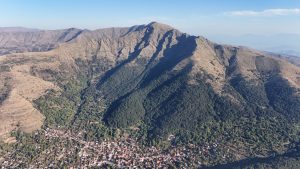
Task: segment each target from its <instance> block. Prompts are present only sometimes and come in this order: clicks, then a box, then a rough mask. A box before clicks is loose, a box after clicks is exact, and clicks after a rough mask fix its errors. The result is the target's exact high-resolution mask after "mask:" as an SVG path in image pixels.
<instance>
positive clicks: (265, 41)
mask: <svg viewBox="0 0 300 169" xmlns="http://www.w3.org/2000/svg"><path fill="white" fill-rule="evenodd" d="M210 38H211V39H213V40H215V41H217V42H220V43H229V44H233V45H243V46H249V47H252V48H255V49H259V50H264V51H269V52H274V53H278V54H284V55H294V56H300V45H299V44H300V35H299V34H275V35H255V34H247V35H236V36H229V35H227V36H225V35H216V36H211V37H210Z"/></svg>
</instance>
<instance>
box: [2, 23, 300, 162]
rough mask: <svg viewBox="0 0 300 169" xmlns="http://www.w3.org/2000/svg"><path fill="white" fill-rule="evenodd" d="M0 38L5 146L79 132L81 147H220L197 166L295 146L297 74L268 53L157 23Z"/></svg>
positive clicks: (299, 105) (299, 103) (299, 99)
mask: <svg viewBox="0 0 300 169" xmlns="http://www.w3.org/2000/svg"><path fill="white" fill-rule="evenodd" d="M0 37H1V39H2V40H1V41H0V42H1V43H0V47H1V50H0V51H1V53H2V54H5V53H9V54H5V55H3V56H1V57H0V65H1V67H0V75H1V76H0V78H1V80H0V108H1V109H0V136H1V137H2V139H3V141H5V142H10V141H11V140H12V136H13V137H15V138H16V139H17V145H18V143H19V142H21V141H22V140H23V141H24V139H21V140H20V139H19V138H23V137H20V136H19V135H15V134H12V133H14V132H15V131H18V132H25V133H31V132H33V131H36V130H39V131H40V130H44V129H45V131H47V130H48V129H64V130H68V131H70V132H75V133H81V132H79V131H84V133H85V134H84V139H85V140H87V141H93V140H98V141H99V140H101V139H103V138H104V137H106V136H112V137H117V135H120V133H127V132H128V131H130V132H129V134H130V133H131V134H132V133H135V132H136V131H138V133H135V134H134V135H135V136H136V135H137V136H138V138H139V139H138V140H140V141H141V142H144V143H145V144H147V145H165V144H166V142H168V140H170V138H172V139H171V140H172V144H174V145H187V144H188V143H193V144H196V145H210V144H211V145H214V146H215V145H218V146H219V147H220V148H219V147H218V148H217V149H218V151H220V153H221V154H218V153H219V152H215V151H213V150H209V151H208V150H207V151H208V154H210V155H207V157H211V158H210V159H209V160H204V159H203V158H204V157H203V158H202V156H200V155H198V156H197V158H201V159H202V160H203V161H202V164H204V166H212V165H215V164H220V163H227V162H229V161H237V160H243V159H247V158H251V157H257V156H259V155H260V156H264V157H268V156H270V155H272V154H274V153H283V152H285V151H288V150H289V149H290V148H291V147H293V145H294V144H295V143H297V142H298V139H299V127H298V126H299V120H300V90H299V88H300V77H299V74H300V67H299V66H297V65H296V64H292V63H290V62H288V61H287V60H285V59H282V58H280V57H275V56H273V55H272V54H269V53H266V52H262V51H258V50H254V49H250V48H247V47H240V46H230V45H220V44H216V43H214V42H211V41H209V40H208V39H206V38H204V37H198V36H192V35H188V34H185V33H182V32H180V31H179V30H176V29H175V28H172V27H171V26H168V25H165V24H161V23H157V22H152V23H150V24H147V25H139V26H133V27H129V28H107V29H99V30H95V31H82V30H77V29H66V30H58V31H35V32H30V33H27V32H26V33H24V32H15V33H9V34H8V33H0ZM3 39H4V40H3ZM136 129H137V130H136ZM32 138H35V136H32ZM30 142H34V141H32V140H31V141H27V143H30ZM24 152H27V149H26V151H25V150H24ZM35 153H37V152H35V151H34V153H33V154H35ZM198 153H199V151H198ZM222 153H225V154H223V155H222ZM25 154H26V153H25ZM37 154H38V153H37ZM49 156H50V155H49ZM38 157H39V156H38ZM38 157H35V156H33V158H35V159H36V158H38ZM199 160H200V159H199ZM45 164H47V163H45ZM191 165H192V163H191Z"/></svg>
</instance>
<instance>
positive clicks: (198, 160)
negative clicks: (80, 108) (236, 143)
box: [1, 129, 218, 168]
mask: <svg viewBox="0 0 300 169" xmlns="http://www.w3.org/2000/svg"><path fill="white" fill-rule="evenodd" d="M44 136H45V138H46V139H47V140H57V139H58V140H60V143H59V144H58V146H55V145H53V146H50V147H49V148H47V149H45V150H43V152H42V153H43V154H42V153H41V154H40V155H39V156H40V157H37V158H36V159H35V160H33V163H31V164H30V166H29V167H32V168H39V167H43V166H44V167H45V166H48V167H49V166H52V167H54V168H55V167H61V166H62V165H63V166H68V167H71V168H93V167H96V168H97V167H99V168H101V167H103V168H104V167H107V166H111V167H113V168H169V167H173V168H198V167H200V166H201V165H202V162H203V158H202V157H205V156H209V154H210V153H211V152H212V151H214V150H215V149H216V148H217V147H218V144H217V143H215V144H212V145H205V146H195V145H193V144H189V145H185V146H176V147H175V146H174V147H170V148H168V149H167V150H161V149H157V148H156V147H146V146H143V145H141V144H139V143H138V141H137V140H136V139H134V138H130V137H123V138H120V139H116V140H104V141H101V142H98V141H94V142H87V141H84V140H83V139H82V137H81V133H77V134H74V133H73V134H72V133H71V132H65V131H62V130H54V129H46V130H45V132H44ZM67 141H71V142H76V144H75V145H74V146H73V145H72V146H66V147H65V146H59V145H64V144H65V143H66V142H67ZM74 157H76V160H74ZM47 158H48V159H52V160H49V161H48V162H50V163H43V162H42V161H46V159H47ZM12 160H13V159H12V158H7V162H4V163H3V162H2V164H1V165H2V166H4V168H6V167H11V166H12V164H13V163H16V161H12ZM5 166H6V167H5Z"/></svg>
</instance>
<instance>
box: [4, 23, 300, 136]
mask: <svg viewBox="0 0 300 169" xmlns="http://www.w3.org/2000/svg"><path fill="white" fill-rule="evenodd" d="M183 35H184V34H182V33H181V32H179V31H177V30H175V29H173V28H171V27H169V26H167V25H163V24H159V23H151V24H149V25H142V26H135V27H131V28H110V29H101V30H96V31H86V32H83V33H81V34H80V35H78V36H77V37H76V38H75V39H73V40H72V42H71V43H64V44H61V45H60V46H59V47H57V48H56V49H53V50H51V51H49V52H35V53H22V54H10V55H5V56H1V57H0V65H1V68H4V69H3V70H1V71H0V79H1V80H0V94H2V95H3V94H7V97H5V99H4V101H2V103H1V104H0V137H3V136H5V135H6V136H7V134H8V133H9V132H10V131H11V130H13V129H14V128H16V127H18V126H19V127H20V128H21V129H22V130H24V131H26V132H31V131H33V130H35V129H38V128H39V127H40V126H41V125H42V122H43V116H42V115H41V113H40V112H38V111H37V110H36V109H35V108H34V106H33V104H32V101H33V100H34V99H37V98H39V97H40V96H42V95H43V94H44V93H45V92H46V91H47V90H48V89H56V90H59V89H58V87H57V86H56V85H55V83H54V82H53V80H54V81H55V79H51V78H47V77H45V76H44V75H42V74H35V75H33V74H32V72H31V70H33V69H34V70H36V72H39V70H46V69H48V70H53V71H55V72H61V73H63V74H65V75H66V76H67V75H68V74H72V73H73V72H74V71H80V70H79V68H78V67H77V65H76V64H75V60H76V59H81V60H91V59H93V58H97V59H99V60H101V61H103V62H104V63H105V64H106V65H107V67H108V68H109V69H113V68H115V67H116V66H117V65H120V63H123V62H124V61H128V62H127V64H125V65H123V66H127V67H128V66H129V67H130V66H133V67H139V69H138V71H143V70H145V66H146V65H147V63H149V62H150V61H151V62H154V63H158V62H160V59H161V58H163V57H164V51H165V50H166V49H168V48H171V47H174V46H175V45H176V44H177V43H178V38H179V37H181V36H183ZM0 37H1V36H0ZM51 37H53V36H51ZM71 37H72V36H71ZM193 38H194V40H195V43H196V49H195V50H194V51H193V53H192V55H191V56H186V58H185V59H183V60H182V61H180V62H179V63H178V64H177V65H175V67H174V69H176V70H181V69H182V68H183V67H184V66H185V65H187V64H189V63H192V64H193V68H192V71H191V72H190V74H189V76H190V77H191V78H190V79H191V80H190V83H191V84H194V83H195V82H194V81H193V76H194V75H195V74H197V73H201V72H202V73H203V72H205V73H207V74H209V75H210V76H211V77H212V79H208V80H207V83H209V84H211V85H212V87H213V88H214V90H215V91H216V93H219V94H226V93H223V90H222V89H223V86H224V84H225V83H226V82H228V80H230V79H231V78H232V77H235V76H237V75H242V76H243V77H245V78H246V79H248V80H259V79H260V78H261V73H262V71H275V72H278V74H280V75H281V76H282V77H284V78H285V79H287V80H288V81H289V82H290V84H291V85H293V86H294V87H297V88H299V87H300V81H299V80H300V79H299V75H300V68H299V67H297V66H295V65H292V64H290V63H288V62H286V61H283V60H281V59H274V58H272V57H269V56H265V54H264V53H262V52H259V51H255V50H252V49H248V48H245V47H234V46H227V45H218V44H215V43H212V42H210V41H208V40H207V39H205V38H202V37H193ZM0 39H1V38H0ZM47 39H48V38H45V39H42V40H43V43H44V42H45V43H47ZM50 39H51V38H50ZM66 39H68V38H66ZM23 40H25V39H23ZM16 41H18V40H17V39H16ZM23 43H24V41H20V42H17V43H15V45H16V46H18V45H19V44H23ZM30 43H33V41H30V42H29V44H28V45H29V46H30ZM1 45H2V46H1ZM26 45H27V42H26V43H25V46H26ZM0 46H1V47H3V44H1V43H0ZM22 47H23V46H22V45H21V49H22ZM137 51H139V52H138V55H137V56H136V57H134V58H130V57H131V56H134V54H136V52H137ZM153 56H155V57H153ZM261 56H263V57H261ZM258 58H259V59H258ZM140 60H144V62H145V63H143V62H141V61H140ZM138 73H140V72H138ZM100 74H101V72H100ZM102 74H105V72H102ZM100 76H101V75H100ZM97 78H99V77H97Z"/></svg>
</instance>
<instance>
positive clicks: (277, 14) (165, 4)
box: [0, 0, 300, 42]
mask: <svg viewBox="0 0 300 169" xmlns="http://www.w3.org/2000/svg"><path fill="white" fill-rule="evenodd" d="M151 21H158V22H163V23H166V24H169V25H172V26H173V27H176V28H178V29H180V30H181V31H183V32H187V33H190V34H194V35H203V36H207V37H209V38H212V39H213V40H214V39H216V40H217V41H224V42H227V41H226V40H228V38H232V39H233V38H237V37H239V36H245V35H252V34H253V35H264V36H273V35H278V34H280V35H283V34H289V35H291V34H300V1H299V0H180V1H179V0H148V1H142V0H105V1H104V0H0V27H10V26H23V27H31V28H41V29H61V28H68V27H77V28H87V29H96V28H103V27H113V26H132V25H137V24H145V23H149V22H151ZM216 37H219V39H218V38H216Z"/></svg>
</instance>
